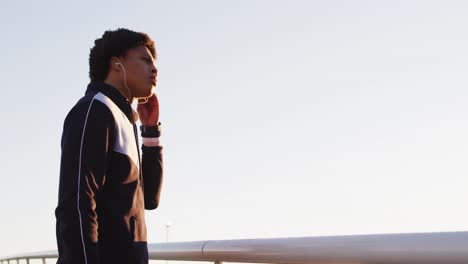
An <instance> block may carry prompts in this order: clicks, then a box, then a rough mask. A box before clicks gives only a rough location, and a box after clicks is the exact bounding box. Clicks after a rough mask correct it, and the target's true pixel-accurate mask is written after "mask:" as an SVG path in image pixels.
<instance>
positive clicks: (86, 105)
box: [65, 94, 112, 123]
mask: <svg viewBox="0 0 468 264" xmlns="http://www.w3.org/2000/svg"><path fill="white" fill-rule="evenodd" d="M96 95H97V94H86V95H85V96H83V97H82V98H80V99H79V100H78V101H77V102H76V104H75V105H74V106H73V107H72V108H71V109H70V111H69V112H68V114H67V116H66V118H65V123H66V122H67V121H68V122H69V121H77V120H84V119H88V118H89V117H92V118H93V119H96V118H97V119H102V121H103V122H104V121H106V120H107V121H112V118H111V117H112V112H111V111H110V109H109V107H107V106H106V105H105V104H104V103H103V102H102V101H100V100H96Z"/></svg>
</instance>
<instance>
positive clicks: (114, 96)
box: [86, 82, 136, 123]
mask: <svg viewBox="0 0 468 264" xmlns="http://www.w3.org/2000/svg"><path fill="white" fill-rule="evenodd" d="M97 92H101V93H103V94H104V95H105V96H107V97H109V98H110V99H111V100H112V101H113V102H114V103H115V104H116V105H117V106H118V107H119V108H120V110H121V111H122V112H123V113H124V114H125V115H126V116H127V118H128V120H130V122H131V123H133V122H136V119H135V115H134V114H133V112H134V111H133V109H132V106H131V104H130V102H129V101H128V100H127V98H125V96H123V95H122V94H121V93H120V92H119V90H117V88H114V87H113V86H111V85H109V84H107V83H104V82H91V83H90V84H88V88H87V89H86V95H89V94H94V93H97ZM132 115H133V116H132ZM134 120H135V121H134Z"/></svg>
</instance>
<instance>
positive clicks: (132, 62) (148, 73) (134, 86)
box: [121, 46, 158, 98]
mask: <svg viewBox="0 0 468 264" xmlns="http://www.w3.org/2000/svg"><path fill="white" fill-rule="evenodd" d="M154 60H155V59H154V58H153V56H152V55H151V53H150V51H149V50H148V48H146V47H145V46H138V47H136V48H134V49H130V50H128V51H127V55H126V56H125V57H123V58H121V61H122V65H123V66H124V67H125V72H126V75H127V85H128V88H129V89H130V91H131V93H132V97H133V98H142V97H149V96H150V95H151V94H152V93H153V88H154V87H156V82H157V76H158V70H157V68H156V66H155V65H154Z"/></svg>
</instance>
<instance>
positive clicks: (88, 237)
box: [55, 82, 163, 264]
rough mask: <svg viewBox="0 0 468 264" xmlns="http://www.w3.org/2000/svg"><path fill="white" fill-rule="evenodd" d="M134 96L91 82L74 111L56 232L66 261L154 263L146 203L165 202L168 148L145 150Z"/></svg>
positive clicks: (65, 141)
mask: <svg viewBox="0 0 468 264" xmlns="http://www.w3.org/2000/svg"><path fill="white" fill-rule="evenodd" d="M134 120H135V118H134V114H133V110H132V108H131V105H130V103H129V102H128V101H127V100H126V98H125V97H124V96H122V95H121V94H120V93H119V92H118V90H117V89H115V88H113V87H112V86H110V85H107V84H105V83H102V82H96V83H91V84H89V85H88V89H87V91H86V94H85V96H84V97H83V98H81V99H80V100H79V101H78V103H77V104H76V105H75V106H74V107H73V108H72V109H71V111H70V112H69V113H68V115H67V117H66V119H65V122H64V127H63V134H62V142H61V146H62V156H61V166H60V184H59V197H58V206H57V209H56V210H55V216H56V219H57V224H56V235H57V245H58V252H59V258H58V261H57V263H59V264H72V263H77V264H78V263H79V264H95V263H99V264H108V263H109V264H110V263H112V264H119V263H122V264H124V263H125V264H127V263H128V264H130V263H131V264H139V263H145V264H146V263H148V248H147V239H146V224H145V216H144V214H145V210H144V209H148V210H151V209H155V208H156V207H157V206H158V203H159V194H160V190H161V182H162V168H163V166H162V153H161V152H162V148H161V147H158V146H156V147H147V146H144V145H142V155H141V161H140V151H139V144H138V136H137V129H136V125H135V122H134Z"/></svg>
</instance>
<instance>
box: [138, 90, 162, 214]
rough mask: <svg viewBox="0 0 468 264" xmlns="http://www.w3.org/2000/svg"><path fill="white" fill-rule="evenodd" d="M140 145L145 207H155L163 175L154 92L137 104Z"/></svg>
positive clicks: (157, 110)
mask: <svg viewBox="0 0 468 264" xmlns="http://www.w3.org/2000/svg"><path fill="white" fill-rule="evenodd" d="M137 111H138V116H139V118H140V121H141V124H142V127H141V136H142V138H143V146H142V152H143V154H142V173H143V185H144V196H145V209H147V210H152V209H156V208H157V207H158V205H159V197H160V194H161V186H162V177H163V159H162V147H161V146H160V143H159V136H160V126H159V101H158V97H157V96H156V94H153V95H152V96H151V97H149V98H148V101H147V102H146V103H144V104H139V105H138V108H137Z"/></svg>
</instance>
